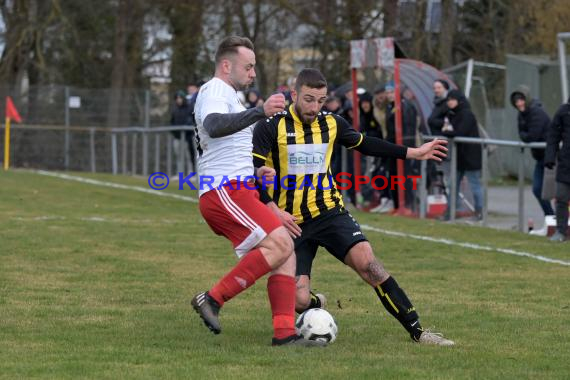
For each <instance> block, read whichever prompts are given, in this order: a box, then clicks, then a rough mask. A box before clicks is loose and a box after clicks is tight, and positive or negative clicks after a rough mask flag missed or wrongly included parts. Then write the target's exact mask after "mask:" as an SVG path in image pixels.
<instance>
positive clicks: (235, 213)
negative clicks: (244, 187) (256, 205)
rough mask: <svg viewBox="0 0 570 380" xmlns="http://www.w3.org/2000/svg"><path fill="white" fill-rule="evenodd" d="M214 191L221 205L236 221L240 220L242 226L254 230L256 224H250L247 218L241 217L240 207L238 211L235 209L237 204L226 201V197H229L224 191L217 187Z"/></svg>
mask: <svg viewBox="0 0 570 380" xmlns="http://www.w3.org/2000/svg"><path fill="white" fill-rule="evenodd" d="M215 191H216V194H218V197H219V198H220V201H221V203H222V205H223V206H224V207H225V208H226V210H227V211H228V212H229V213H230V214H231V215H232V216H233V217H234V218H235V219H236V220H237V221H238V222H240V223H241V224H242V225H243V226H244V227H246V228H247V229H249V230H251V231H253V230H255V228H256V227H257V224H255V223H253V224H252V223H250V222H249V221H248V220H247V219H245V218H243V216H242V215H241V214H240V213H239V211H241V209H239V211H238V209H236V207H237V206H235V204H232V203H230V202H228V199H227V198H226V197H228V198H229V196H228V194H227V193H224V192H223V191H222V190H217V189H216V190H215ZM242 212H243V211H242Z"/></svg>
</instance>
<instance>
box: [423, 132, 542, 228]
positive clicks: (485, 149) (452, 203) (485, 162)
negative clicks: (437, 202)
mask: <svg viewBox="0 0 570 380" xmlns="http://www.w3.org/2000/svg"><path fill="white" fill-rule="evenodd" d="M422 138H423V139H424V141H426V140H433V139H434V138H441V139H446V140H449V144H448V145H449V148H450V152H451V162H450V166H451V167H450V173H449V187H450V191H449V192H450V194H449V201H448V207H449V209H450V212H449V215H450V220H451V221H453V220H455V212H456V201H457V149H456V147H457V144H476V145H481V147H482V166H481V187H482V190H483V212H482V213H483V215H482V216H483V225H484V226H486V225H487V221H488V207H487V204H488V197H487V188H488V183H489V170H490V168H489V149H490V147H509V148H514V149H515V151H517V152H518V156H519V160H518V175H517V180H518V181H517V183H518V230H519V231H521V232H523V231H524V228H525V224H524V215H525V212H524V187H525V182H524V179H525V157H526V156H527V153H526V150H527V149H530V148H545V147H546V143H544V142H536V143H523V142H520V141H511V140H497V139H489V138H473V137H455V138H447V137H443V136H422ZM421 176H422V181H421V184H420V189H419V190H420V194H419V198H420V218H425V217H426V214H427V162H426V161H422V162H421Z"/></svg>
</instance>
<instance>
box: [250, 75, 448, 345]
mask: <svg viewBox="0 0 570 380" xmlns="http://www.w3.org/2000/svg"><path fill="white" fill-rule="evenodd" d="M292 97H293V104H291V105H290V106H289V108H288V109H287V110H285V111H283V112H281V113H279V114H278V115H275V116H273V117H270V118H268V119H266V120H263V121H260V122H258V123H257V126H256V127H255V130H254V136H253V156H254V166H256V167H260V166H264V165H265V166H268V167H270V168H274V169H275V172H276V176H275V180H274V181H272V182H267V183H266V184H267V186H266V187H267V191H265V189H264V188H263V187H262V188H261V189H260V196H261V200H262V202H263V203H266V204H267V205H268V206H269V207H270V208H271V209H272V210H273V211H274V213H275V214H276V215H277V216H278V217H279V218H280V219H281V221H282V223H283V225H284V226H285V227H286V228H287V229H288V231H289V233H290V234H291V235H292V236H293V237H295V240H294V241H295V253H296V257H297V269H296V282H297V299H296V310H297V312H303V311H304V310H307V309H309V308H314V307H323V306H324V305H322V303H323V300H324V298H323V297H322V296H319V297H317V296H316V295H314V294H312V292H311V291H310V275H311V268H312V263H313V260H314V258H315V255H316V253H317V249H318V247H324V248H325V249H326V250H327V251H329V252H330V253H331V254H332V255H333V256H334V257H336V258H337V259H338V260H340V261H341V262H342V263H344V264H346V265H348V266H350V267H351V268H352V269H354V271H356V273H358V274H359V275H360V277H361V278H362V279H363V280H364V281H366V282H367V283H368V284H369V285H370V286H371V287H372V288H373V289H374V291H375V292H376V294H377V296H378V298H379V300H380V301H381V303H382V305H384V307H385V308H386V310H387V311H388V312H389V313H390V314H391V315H393V316H394V317H395V318H396V319H397V320H398V321H399V322H400V323H401V324H402V326H403V327H404V328H405V329H406V330H407V332H408V333H409V335H410V337H411V338H412V339H413V340H414V341H415V342H419V343H422V344H436V345H443V346H449V345H453V344H454V342H453V341H451V340H448V339H445V338H443V337H442V336H441V334H437V333H433V332H431V331H429V330H424V329H423V328H422V326H421V324H420V322H419V316H418V313H417V312H416V309H415V308H414V306H413V305H412V303H411V301H410V300H409V298H408V296H407V295H406V293H405V292H404V290H403V289H402V288H400V286H399V285H398V283H397V282H396V280H395V279H394V277H392V276H391V275H390V274H389V273H388V272H387V271H386V269H385V268H384V266H383V265H382V264H381V263H380V261H378V259H376V257H375V256H374V252H373V249H372V246H371V245H370V243H369V242H368V240H367V239H366V237H365V236H364V234H363V233H362V231H361V229H360V226H359V225H358V223H357V222H356V220H355V219H354V218H353V217H352V215H351V214H350V213H349V212H348V211H347V210H346V209H345V208H344V204H343V200H342V196H341V194H340V192H339V191H338V189H337V188H336V183H335V181H334V179H333V177H332V172H331V168H330V161H331V156H332V150H333V147H334V145H335V142H337V143H339V144H341V145H343V146H345V147H346V148H348V149H355V150H358V151H359V152H360V153H362V154H365V155H370V156H383V157H394V158H398V159H416V160H430V159H431V160H436V161H441V160H442V158H445V157H446V153H445V152H446V151H447V148H446V147H445V144H446V143H447V142H446V141H445V140H434V141H432V142H429V143H426V144H424V145H422V146H421V147H419V148H409V147H406V146H402V145H396V144H391V143H389V142H386V141H384V140H381V139H378V138H374V137H366V136H364V135H362V134H361V133H359V132H357V131H356V130H354V129H353V128H352V127H351V126H350V125H349V124H348V123H347V122H346V121H345V120H344V119H343V118H341V117H339V116H337V115H334V114H331V113H328V112H322V111H321V108H322V106H323V105H324V103H325V101H326V99H327V82H326V80H325V78H324V76H323V75H322V74H321V73H320V72H319V71H318V70H316V69H304V70H302V71H301V72H300V73H299V75H298V76H297V81H296V84H295V91H293V92H292Z"/></svg>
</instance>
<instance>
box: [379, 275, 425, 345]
mask: <svg viewBox="0 0 570 380" xmlns="http://www.w3.org/2000/svg"><path fill="white" fill-rule="evenodd" d="M374 290H375V291H376V294H377V295H378V298H380V301H381V302H382V305H384V307H385V308H386V310H387V311H388V312H389V313H390V314H392V315H393V316H394V318H396V319H397V320H398V322H400V324H402V326H404V328H405V329H406V330H407V331H408V333H410V336H411V337H412V339H414V340H416V341H417V340H418V339H420V335H421V334H422V332H423V330H422V326H421V324H420V321H419V317H418V314H417V313H416V309H415V308H414V306H413V305H412V303H411V302H410V300H409V298H408V296H406V293H405V292H404V290H402V288H400V287H399V286H398V283H397V282H396V280H394V278H393V277H388V279H387V280H386V281H384V282H383V283H382V284H380V285H379V286H377V287H375V288H374Z"/></svg>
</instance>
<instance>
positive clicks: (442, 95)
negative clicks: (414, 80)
mask: <svg viewBox="0 0 570 380" xmlns="http://www.w3.org/2000/svg"><path fill="white" fill-rule="evenodd" d="M448 91H449V83H447V81H445V80H443V79H437V80H436V81H435V82H433V92H434V95H435V96H434V98H433V104H434V107H433V110H432V111H431V115H430V116H429V118H428V126H429V128H430V132H431V134H432V135H439V134H441V128H443V123H444V119H445V117H446V116H447V111H449V108H447V92H448Z"/></svg>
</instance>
